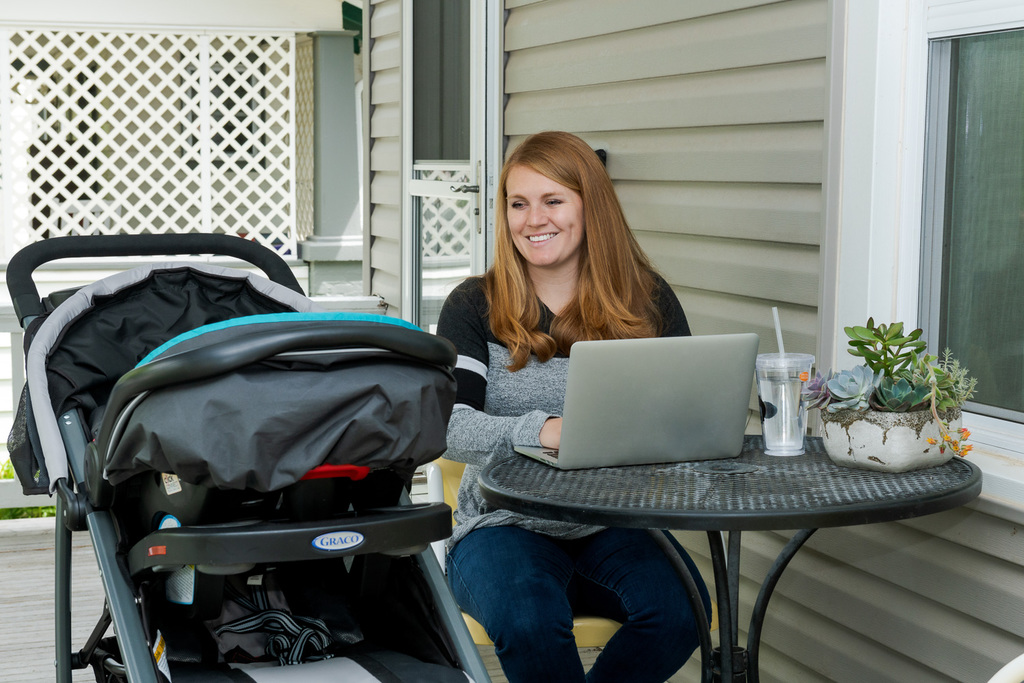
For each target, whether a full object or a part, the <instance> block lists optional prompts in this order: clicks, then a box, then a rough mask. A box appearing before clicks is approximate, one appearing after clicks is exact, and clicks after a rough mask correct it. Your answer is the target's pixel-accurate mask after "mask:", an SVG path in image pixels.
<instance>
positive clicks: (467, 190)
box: [448, 185, 480, 194]
mask: <svg viewBox="0 0 1024 683" xmlns="http://www.w3.org/2000/svg"><path fill="white" fill-rule="evenodd" d="M448 189H449V190H451V191H452V192H465V193H467V194H468V193H470V192H480V186H479V185H459V186H458V187H455V186H454V185H452V186H450V187H449V188H448Z"/></svg>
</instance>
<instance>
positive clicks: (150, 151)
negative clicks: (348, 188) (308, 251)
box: [0, 30, 296, 256]
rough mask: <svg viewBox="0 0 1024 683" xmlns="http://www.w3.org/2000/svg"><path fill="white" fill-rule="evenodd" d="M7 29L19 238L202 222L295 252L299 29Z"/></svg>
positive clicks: (15, 239) (11, 193)
mask: <svg viewBox="0 0 1024 683" xmlns="http://www.w3.org/2000/svg"><path fill="white" fill-rule="evenodd" d="M6 38H7V40H6V55H7V59H6V63H5V64H3V65H0V67H2V68H3V69H5V71H6V73H4V74H3V76H4V78H3V79H2V80H3V81H5V82H6V85H7V87H6V89H5V90H4V91H3V92H2V93H0V97H3V98H6V101H4V102H3V103H2V106H0V114H2V119H0V126H2V127H3V136H2V138H0V139H2V140H3V142H4V145H3V147H4V149H3V158H2V161H0V163H2V168H3V171H2V176H0V182H2V183H3V184H4V186H3V188H2V189H3V196H4V198H5V202H4V212H3V216H4V221H5V225H4V229H5V232H6V234H7V235H9V236H10V237H9V247H10V248H13V249H17V248H19V247H21V246H24V245H25V244H27V243H29V242H33V241H36V240H39V239H44V238H46V237H51V236H56V235H69V234H100V233H120V232H127V233H142V232H193V231H202V232H226V233H232V234H238V235H241V236H247V237H248V238H250V239H256V240H258V241H260V242H262V243H263V244H266V245H268V246H273V247H275V248H277V249H278V250H279V251H280V252H281V253H283V254H294V253H295V213H296V202H295V178H294V173H295V148H294V145H295V131H294V125H295V123H294V118H295V112H294V108H295V102H294V97H295V87H294V82H293V81H294V77H295V64H294V38H293V36H291V35H211V34H198V33H197V34H184V33H183V34H169V33H118V32H103V33H93V32H83V31H56V30H18V31H11V32H9V33H7V34H6ZM9 255H10V254H7V256H9Z"/></svg>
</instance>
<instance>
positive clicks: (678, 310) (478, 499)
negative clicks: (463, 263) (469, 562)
mask: <svg viewBox="0 0 1024 683" xmlns="http://www.w3.org/2000/svg"><path fill="white" fill-rule="evenodd" d="M658 282H659V290H658V292H657V299H658V306H659V309H660V310H661V312H662V326H663V331H662V335H663V336H681V335H687V334H689V333H690V330H689V327H688V325H687V323H686V317H685V315H684V314H683V310H682V307H680V305H679V301H678V300H677V299H676V297H675V294H674V293H673V292H672V290H671V288H670V287H669V285H668V283H666V282H665V281H664V280H663V279H661V278H660V277H659V278H658ZM542 310H543V316H542V321H541V329H543V330H545V331H547V330H548V329H549V328H550V325H551V321H552V317H553V316H552V314H551V312H550V311H548V310H547V309H546V308H543V305H542ZM437 333H438V334H439V335H440V336H442V337H445V338H446V339H448V340H449V341H451V342H452V343H453V344H454V345H455V347H456V349H457V350H458V354H459V357H458V364H457V366H456V369H455V377H456V379H457V381H458V395H457V398H456V405H455V409H454V410H453V411H452V418H451V421H450V422H449V425H448V451H447V452H446V453H445V455H444V457H445V458H448V459H449V460H455V461H457V462H464V463H466V470H465V473H464V474H463V475H462V484H461V486H460V487H459V499H458V504H457V509H456V511H455V521H456V526H455V529H454V531H453V533H452V537H451V538H450V539H449V541H448V544H449V547H451V546H454V545H455V544H456V543H458V542H459V540H461V539H462V538H463V537H464V536H465V535H466V534H468V533H469V532H471V531H472V530H473V529H476V528H481V527H491V526H517V527H522V528H524V529H529V530H532V531H536V532H538V533H542V534H545V535H548V536H553V537H556V538H580V537H583V536H587V535H589V534H592V533H594V532H596V531H599V530H600V527H593V526H585V525H581V524H572V523H568V522H556V521H551V520H545V519H538V518H536V517H527V516H524V515H521V514H518V513H514V512H509V511H507V510H502V509H500V508H495V507H492V506H491V505H489V504H488V503H487V502H486V501H484V499H483V497H482V496H481V495H480V488H479V486H478V485H477V477H478V476H479V475H480V470H481V469H482V468H483V467H484V466H485V465H486V464H487V463H488V462H490V461H491V459H493V458H509V457H520V456H517V455H516V454H515V451H514V450H513V446H514V445H526V446H539V445H540V429H541V427H542V426H543V424H544V422H545V420H547V419H548V418H549V417H552V416H559V415H561V413H562V404H563V402H564V399H565V381H566V376H567V374H568V370H569V358H568V357H567V356H564V355H562V354H558V355H556V356H555V357H554V358H551V359H550V360H548V361H547V362H544V363H541V362H539V361H538V360H537V358H536V356H531V357H530V360H529V362H528V363H527V365H526V367H524V368H523V369H521V370H518V371H516V372H510V371H509V370H508V365H509V364H510V363H511V360H512V359H511V356H510V355H509V352H508V349H507V348H506V347H505V346H504V345H502V344H501V343H500V342H499V341H498V340H497V338H495V337H494V335H493V333H492V332H491V329H490V323H489V321H488V315H487V300H486V297H485V295H484V292H483V289H482V286H481V281H480V280H479V279H477V278H472V279H470V280H467V281H466V282H463V283H462V284H460V285H459V286H458V287H457V288H456V289H455V290H454V291H453V292H452V293H451V295H449V297H448V299H447V300H446V301H445V304H444V307H443V308H442V309H441V316H440V318H439V320H438V324H437Z"/></svg>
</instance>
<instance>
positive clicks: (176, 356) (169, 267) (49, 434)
mask: <svg viewBox="0 0 1024 683" xmlns="http://www.w3.org/2000/svg"><path fill="white" fill-rule="evenodd" d="M239 245H244V246H243V247H242V248H240V249H239V248H238V247H239ZM253 247H254V245H252V244H251V243H248V242H245V241H243V240H239V239H237V238H231V237H224V236H215V235H206V236H199V235H189V236H140V237H130V238H127V237H123V236H120V237H116V238H103V237H89V238H58V239H53V240H49V241H48V242H45V243H40V244H37V245H32V246H30V247H28V248H26V249H24V250H22V252H19V254H18V255H16V257H15V260H12V263H11V267H10V268H9V271H8V276H9V277H8V280H9V287H10V288H11V290H12V296H14V298H15V300H16V308H17V310H18V313H19V317H20V319H21V320H22V323H23V326H24V327H26V330H27V334H26V346H27V352H26V365H27V376H28V387H27V393H26V394H25V396H24V397H23V401H22V405H21V407H20V416H19V426H20V429H22V430H23V433H22V434H21V435H20V436H21V440H20V443H19V444H18V447H19V448H18V454H17V455H18V459H19V463H20V465H19V477H20V478H21V480H22V483H23V486H24V487H25V488H26V489H35V490H37V491H38V490H42V491H49V492H51V493H56V496H57V506H58V516H59V517H60V518H61V519H62V522H63V524H60V525H58V532H57V533H58V538H57V553H58V560H57V562H58V571H57V587H56V588H57V620H56V621H57V624H56V626H57V629H56V638H57V651H58V652H57V654H58V660H57V680H58V681H61V683H64V682H65V681H70V670H71V669H72V668H78V667H84V666H87V665H92V666H93V668H94V669H95V671H96V676H97V680H101V681H147V683H148V682H153V683H157V682H163V681H172V680H173V681H175V682H177V683H180V682H181V681H219V680H261V676H264V675H265V674H264V673H261V672H263V671H269V669H265V667H266V666H267V665H268V664H273V665H274V666H275V667H276V666H281V665H294V668H293V669H289V673H288V680H296V681H301V680H303V678H304V677H309V678H310V680H316V679H317V678H316V677H317V676H329V677H332V678H334V679H337V680H378V678H377V677H375V676H374V675H372V673H371V672H377V675H378V676H379V675H384V677H385V678H386V679H387V680H436V681H447V680H452V681H455V680H460V681H464V680H466V679H467V674H468V677H470V678H471V679H475V680H478V681H483V680H487V674H486V671H485V670H484V668H483V665H482V663H481V662H480V661H479V656H478V653H477V651H476V649H475V646H473V644H472V640H471V639H470V638H469V635H468V632H467V631H466V629H465V625H464V623H463V622H462V619H461V616H460V614H459V611H458V609H457V608H456V607H455V604H454V601H453V600H452V599H451V596H450V595H449V594H448V592H447V587H446V585H445V582H444V578H443V576H442V575H441V572H440V569H439V567H438V566H437V563H436V560H435V558H434V556H433V554H432V553H431V552H429V551H428V550H427V546H428V544H429V543H431V542H433V541H436V540H440V539H443V538H445V537H447V536H448V534H449V533H450V532H451V517H450V509H449V508H448V507H447V506H445V505H443V504H437V503H432V504H412V503H411V502H410V501H409V497H408V493H407V491H408V488H409V486H410V483H411V479H412V476H413V473H414V471H415V470H416V468H417V467H418V466H420V465H422V464H424V463H426V462H429V461H430V460H433V459H434V458H436V457H438V456H439V455H440V454H441V453H443V451H444V449H445V430H446V424H447V420H448V417H449V416H450V414H451V409H452V404H453V402H454V395H455V387H454V379H453V376H452V368H453V366H454V363H455V355H454V350H453V348H452V347H451V345H450V344H448V343H447V342H446V341H444V340H442V339H440V338H438V337H435V336H433V335H428V334H426V333H424V332H422V331H421V330H419V329H418V328H415V327H414V326H412V325H409V324H407V323H404V322H402V321H397V320H394V319H389V318H384V317H381V316H373V315H363V314H336V313H325V312H321V311H318V310H317V306H316V304H315V303H314V302H312V301H311V300H309V299H307V298H306V297H304V296H302V295H301V294H300V293H299V292H298V291H297V290H299V288H298V285H297V283H296V282H295V281H294V277H293V276H292V275H291V271H290V270H289V269H288V268H287V267H284V268H282V267H281V265H282V262H280V259H279V258H278V257H277V256H276V255H275V254H273V252H269V251H267V250H263V249H262V248H257V249H258V251H256V252H254V251H253ZM83 249H85V251H87V252H88V253H90V255H129V254H151V253H166V254H175V253H215V254H226V255H230V256H235V257H238V258H242V259H245V260H248V261H249V262H251V263H255V264H256V265H258V266H260V267H261V268H262V269H263V270H264V272H268V273H269V274H271V275H272V277H274V278H275V279H277V280H279V282H271V281H267V280H264V279H262V278H259V277H257V276H254V275H250V274H246V273H244V272H241V271H238V270H236V269H230V268H221V267H218V266H212V265H208V264H198V263H192V262H168V263H160V264H153V265H149V266H144V267H142V268H136V269H133V270H130V271H126V272H124V273H120V274H118V275H115V276H113V277H110V278H105V279H104V280H100V281H98V282H95V283H92V284H91V285H87V286H85V287H83V288H81V289H80V290H78V291H76V292H74V293H73V294H71V295H70V296H66V295H62V296H61V297H60V298H61V299H62V300H63V303H60V304H59V305H51V304H50V303H48V301H47V300H44V299H40V298H39V297H38V295H37V294H35V287H34V284H32V282H31V277H30V275H31V271H32V270H33V269H34V268H35V267H37V266H38V265H40V264H42V263H44V262H46V261H48V260H53V259H56V258H64V257H66V256H70V255H75V256H79V255H82V251H83ZM267 254H269V256H268V255H267ZM26 280H27V282H26ZM26 456H27V457H26ZM85 529H88V531H89V533H90V536H91V538H92V541H93V546H94V549H95V551H96V558H97V562H98V564H99V567H100V570H101V575H102V579H103V585H104V592H105V596H106V605H105V608H104V610H103V614H101V615H100V619H99V622H98V624H97V627H96V629H95V630H94V633H93V636H92V637H90V638H89V639H88V641H87V642H86V644H85V646H84V647H83V648H82V649H81V650H80V651H78V652H77V653H72V652H71V650H70V604H69V600H70V591H69V583H70V534H71V533H72V532H73V531H80V530H85ZM385 615H386V616H385ZM392 615H395V616H392ZM111 625H113V626H114V632H115V634H116V636H113V637H110V636H107V634H106V631H107V630H108V627H109V626H111ZM253 667H255V668H253ZM360 672H361V673H360ZM357 673H358V674H359V676H364V677H363V678H360V677H358V676H357V677H355V678H345V677H347V676H355V675H356V674H357ZM266 675H269V674H266Z"/></svg>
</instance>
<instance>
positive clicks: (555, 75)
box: [503, 0, 1024, 683]
mask: <svg viewBox="0 0 1024 683" xmlns="http://www.w3.org/2000/svg"><path fill="white" fill-rule="evenodd" d="M505 8H506V10H508V15H507V21H506V28H505V33H504V39H505V48H506V51H507V60H508V61H507V65H506V70H505V74H504V83H505V92H506V95H507V104H506V107H505V111H504V121H503V123H504V132H505V134H506V135H507V136H508V146H509V148H512V147H514V146H515V145H516V144H517V143H518V142H519V141H521V140H522V139H523V138H524V137H525V136H526V135H528V134H530V133H532V132H535V131H539V130H545V129H565V130H570V131H573V132H575V133H577V134H579V135H581V136H582V137H583V138H584V139H586V140H587V141H588V142H589V143H590V144H591V145H592V146H593V147H595V148H604V149H606V150H607V151H608V171H609V174H610V175H611V176H612V179H613V181H614V183H615V186H616V189H617V191H618V193H619V197H620V198H621V200H622V203H623V207H624V209H625V211H626V214H627V217H628V219H629V221H630V224H631V226H632V228H633V229H634V231H635V232H636V234H637V237H638V239H639V240H640V243H641V244H642V245H643V247H644V249H645V250H646V251H647V253H648V254H649V255H650V256H651V257H652V258H653V259H654V261H655V263H656V265H657V266H658V267H659V269H660V270H661V271H662V273H663V274H664V275H665V276H666V278H667V279H668V280H669V282H670V283H671V284H672V286H673V288H674V290H675V292H676V294H677V295H678V296H679V298H680V300H681V302H682V304H683V307H684V309H685V310H686V313H687V316H688V318H689V319H690V322H691V326H692V327H693V329H694V331H695V332H697V333H702V334H708V333H718V332H737V331H747V330H753V331H755V332H758V334H759V335H760V336H761V340H762V342H761V347H762V351H771V350H774V349H775V346H776V343H775V333H774V330H773V328H772V319H771V313H770V308H771V306H778V307H779V309H780V316H781V319H782V323H783V327H784V329H785V344H786V348H787V349H789V350H795V351H805V352H811V353H815V352H816V349H817V348H818V342H819V340H818V338H817V334H818V330H819V327H820V322H819V316H818V305H819V300H820V297H821V291H822V283H821V282H820V277H821V275H820V272H821V268H822V263H821V258H822V255H821V253H820V245H821V240H822V234H823V229H824V228H823V225H824V218H823V215H822V210H823V187H822V183H823V181H824V169H825V165H824V161H825V149H824V130H825V124H826V121H825V117H826V111H827V110H826V105H827V100H828V89H829V83H828V72H827V70H826V59H827V55H826V50H827V41H826V36H827V34H828V30H829V27H828V26H827V14H828V3H827V1H826V0H790V1H787V2H738V1H733V2H713V1H710V0H709V1H706V2H701V1H698V0H687V1H685V2H659V1H657V0H650V1H647V2H644V1H634V2H629V3H623V2H617V1H615V0H548V1H546V2H529V1H513V0H507V1H506V3H505ZM568 17H571V20H567V18H568ZM840 58H841V57H840ZM832 125H837V124H836V123H833V124H832ZM752 424H755V423H754V422H752ZM755 428H756V427H755ZM1007 516H1009V517H1011V518H1012V517H1013V515H1005V514H1002V513H1000V507H999V506H998V505H993V504H992V501H991V500H985V501H982V502H979V503H978V504H974V505H972V506H969V507H967V508H962V509H959V510H956V511H951V512H947V513H943V514H939V515H932V516H929V517H926V518H921V519H916V520H909V521H906V522H900V523H892V524H874V525H866V526H860V527H849V528H835V529H821V530H819V531H818V532H816V534H815V535H814V536H813V537H812V538H811V539H810V541H809V542H808V543H807V545H806V546H805V547H804V548H803V549H802V550H801V551H800V552H799V553H798V554H797V556H796V558H795V559H794V560H793V562H792V563H791V564H790V566H789V567H788V568H787V570H786V572H785V574H784V575H783V577H782V580H781V582H780V584H779V586H778V588H777V590H776V593H775V595H774V597H773V598H772V601H771V606H770V608H769V610H768V615H767V619H766V621H765V625H764V630H763V640H762V647H761V654H760V656H761V680H762V681H763V682H765V683H768V682H778V683H794V682H804V681H807V682H819V681H820V682H824V681H849V682H851V683H853V682H856V683H863V682H865V681H870V682H872V683H875V682H892V683H905V682H907V681H978V682H981V681H986V680H987V679H988V678H989V676H991V675H992V674H993V673H994V672H995V671H996V670H997V669H998V668H999V667H1000V666H1001V665H1002V664H1004V663H1005V662H1007V661H1009V660H1011V659H1013V658H1014V657H1015V656H1017V655H1018V654H1020V653H1022V652H1024V638H1022V633H1024V572H1022V568H1021V566H1022V564H1024V544H1022V543H1021V542H1020V541H1019V538H1018V536H1019V534H1018V533H1017V531H1018V528H1017V524H1016V523H1015V522H1014V521H1009V520H1008V519H1006V518H1004V517H1007ZM679 535H680V537H681V538H682V539H683V541H684V544H685V545H686V546H687V547H688V548H689V549H691V552H692V554H693V555H694V557H695V560H696V561H697V563H698V565H699V566H700V567H701V570H702V572H703V573H704V575H705V576H706V577H708V578H710V577H711V565H710V559H709V557H708V551H707V539H706V536H705V534H703V533H696V532H681V533H680V534H679ZM790 535H791V533H790V532H757V533H754V532H749V533H746V534H744V536H743V551H742V552H743V564H742V571H741V574H742V578H741V587H740V599H741V605H740V619H741V624H743V625H744V629H743V630H742V631H741V638H742V639H745V637H746V630H745V626H746V622H747V620H748V619H749V616H750V610H751V608H752V605H753V602H754V600H755V599H756V596H757V591H758V590H759V588H760V584H761V580H762V578H763V577H764V574H765V572H767V571H768V569H769V567H770V566H771V564H772V563H773V562H774V559H775V557H776V556H777V554H778V553H779V551H780V550H781V549H782V547H783V545H784V544H785V542H786V541H787V540H788V539H789V537H790ZM684 671H685V672H686V673H685V675H686V676H688V678H685V680H691V679H692V680H697V675H698V674H697V672H698V668H697V665H696V662H695V661H691V662H690V663H689V664H688V665H687V667H686V669H685V670H684Z"/></svg>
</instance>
